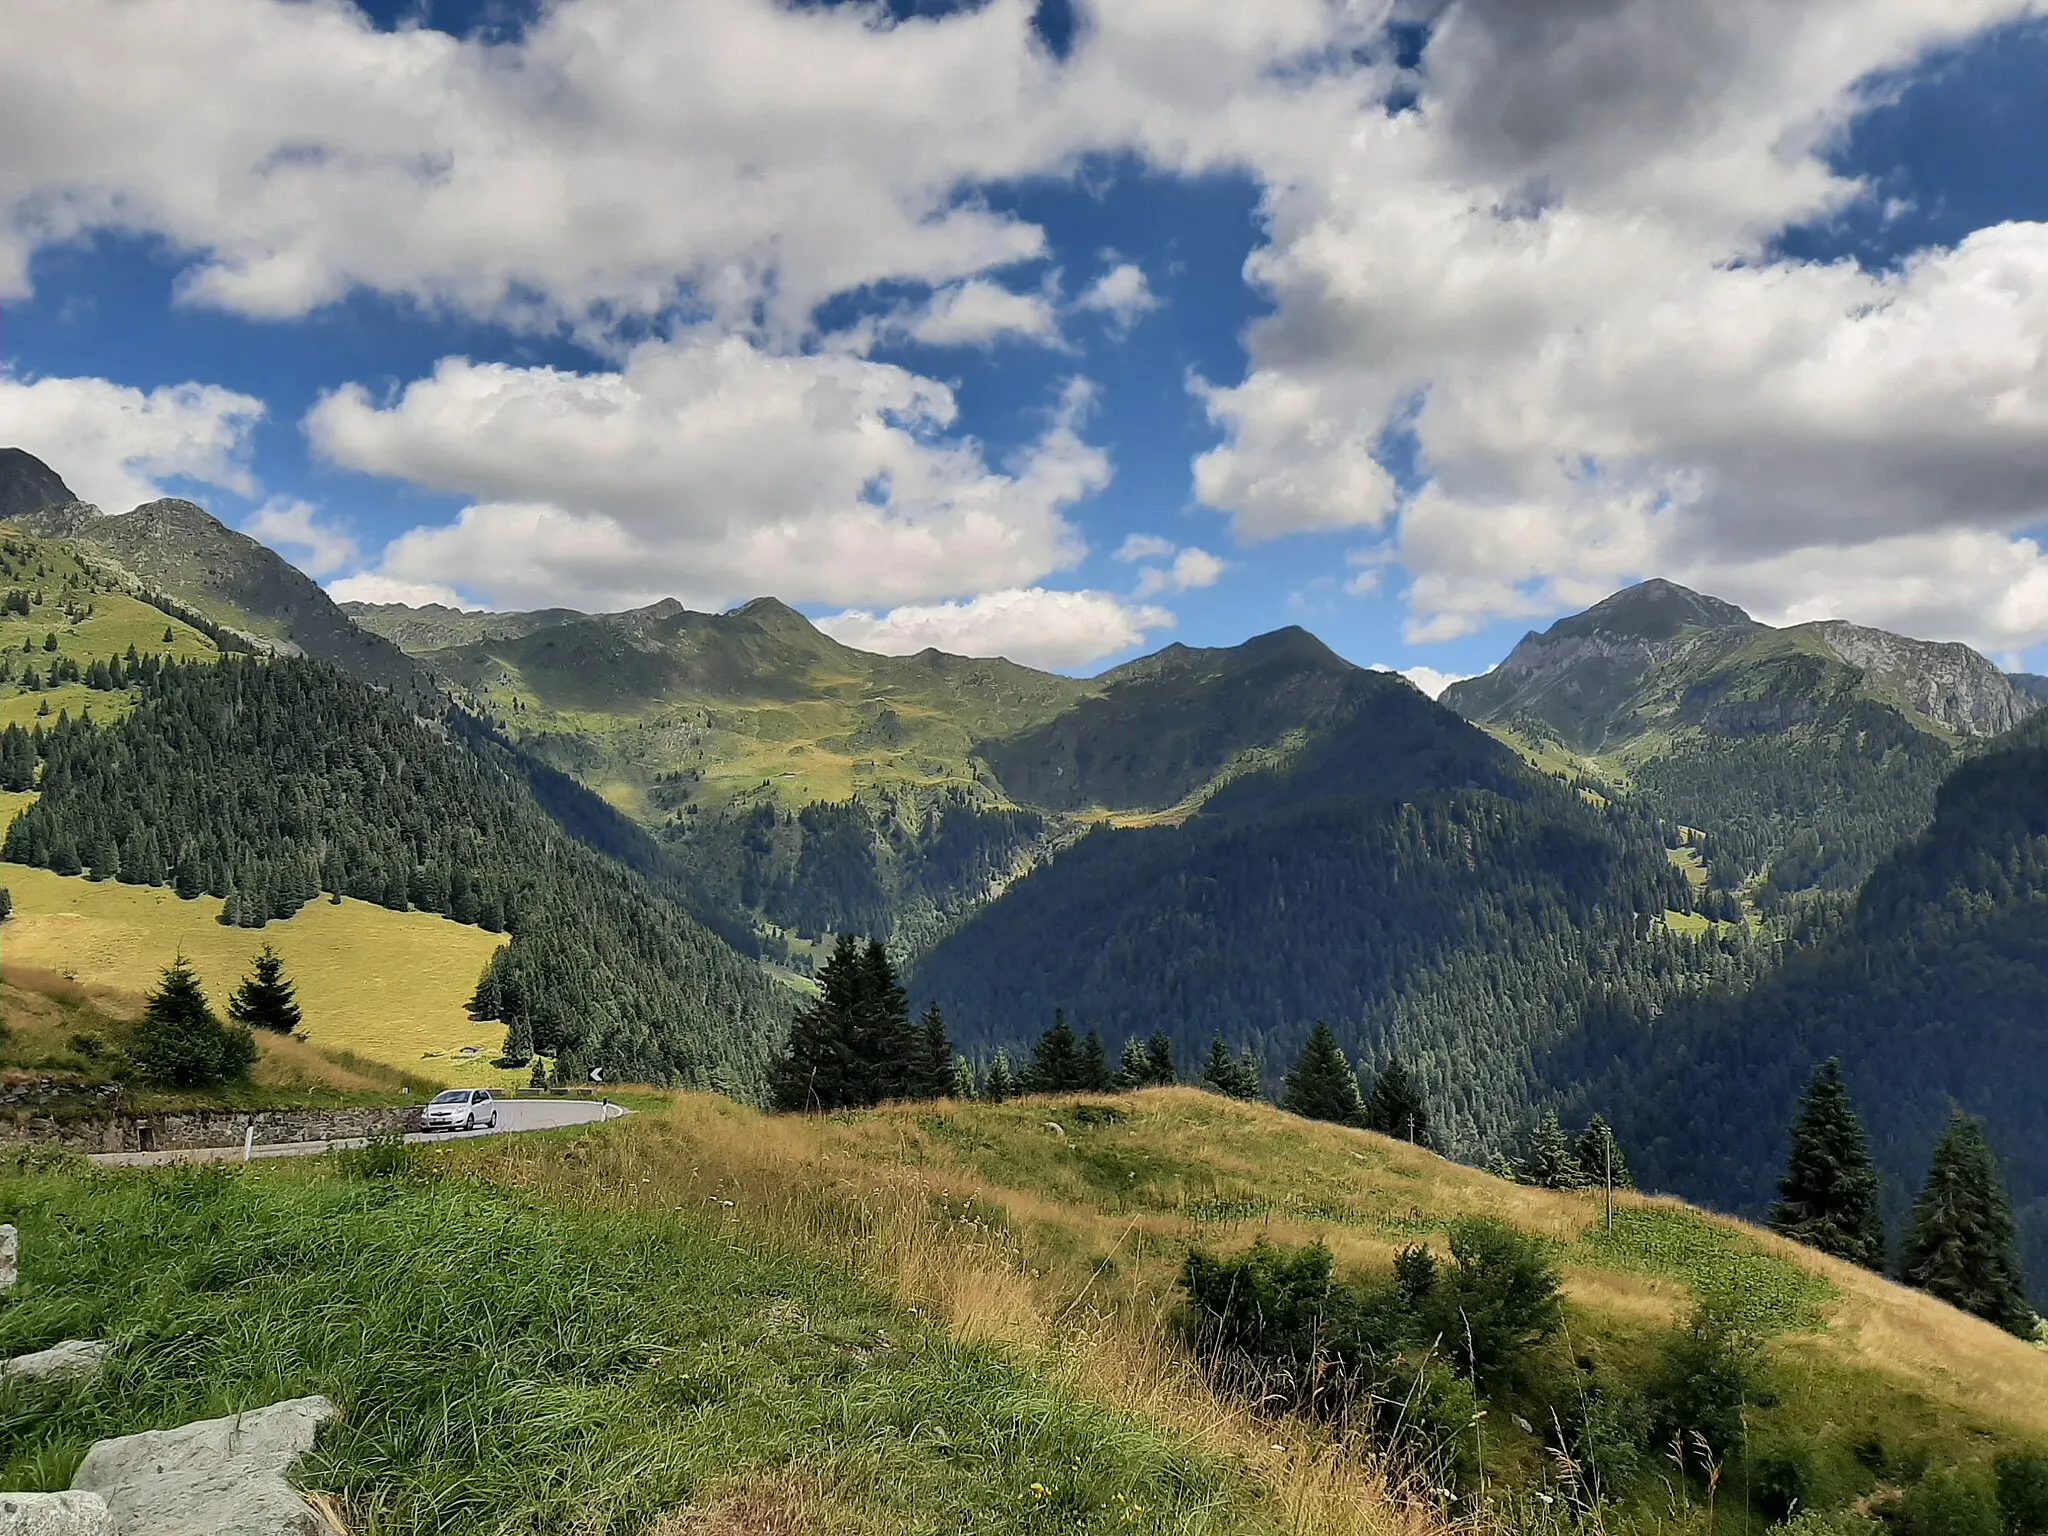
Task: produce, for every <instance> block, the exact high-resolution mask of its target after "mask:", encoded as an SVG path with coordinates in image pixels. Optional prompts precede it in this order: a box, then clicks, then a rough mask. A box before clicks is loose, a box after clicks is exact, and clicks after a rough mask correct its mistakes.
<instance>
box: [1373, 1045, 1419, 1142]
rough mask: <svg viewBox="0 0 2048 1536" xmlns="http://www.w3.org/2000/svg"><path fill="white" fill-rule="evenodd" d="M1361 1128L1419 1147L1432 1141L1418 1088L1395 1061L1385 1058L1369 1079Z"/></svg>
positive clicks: (1404, 1068) (1413, 1080) (1402, 1067)
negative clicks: (1369, 1084) (1376, 1071)
mask: <svg viewBox="0 0 2048 1536" xmlns="http://www.w3.org/2000/svg"><path fill="white" fill-rule="evenodd" d="M1365 1128H1366V1129H1367V1130H1369V1131H1378V1132H1379V1133H1380V1134H1381V1135H1382V1136H1392V1137H1394V1138H1395V1139H1396V1140H1399V1141H1412V1142H1414V1143H1415V1144H1416V1145H1417V1146H1419V1147H1427V1146H1431V1145H1433V1144H1434V1143H1433V1142H1432V1140H1431V1136H1430V1129H1429V1108H1428V1106H1427V1105H1425V1104H1424V1103H1423V1102H1422V1090H1421V1089H1420V1088H1418V1087H1416V1085H1415V1079H1413V1078H1412V1077H1410V1076H1409V1075H1408V1069H1407V1068H1406V1067H1404V1066H1402V1065H1401V1063H1400V1062H1399V1061H1389V1062H1388V1063H1387V1064H1386V1066H1385V1067H1383V1068H1382V1069H1381V1071H1380V1075H1379V1076H1378V1077H1376V1078H1375V1079H1373V1085H1372V1092H1371V1093H1370V1094H1368V1095H1367V1096H1366V1100H1365Z"/></svg>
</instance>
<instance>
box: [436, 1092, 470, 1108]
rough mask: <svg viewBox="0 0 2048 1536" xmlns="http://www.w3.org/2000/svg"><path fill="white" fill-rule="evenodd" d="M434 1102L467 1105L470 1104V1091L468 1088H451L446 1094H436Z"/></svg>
mask: <svg viewBox="0 0 2048 1536" xmlns="http://www.w3.org/2000/svg"><path fill="white" fill-rule="evenodd" d="M434 1102H435V1103H436V1104H467V1103H468V1102H469V1090H468V1089H467V1088H451V1089H449V1090H448V1091H447V1092H446V1093H442V1094H436V1095H435V1097H434Z"/></svg>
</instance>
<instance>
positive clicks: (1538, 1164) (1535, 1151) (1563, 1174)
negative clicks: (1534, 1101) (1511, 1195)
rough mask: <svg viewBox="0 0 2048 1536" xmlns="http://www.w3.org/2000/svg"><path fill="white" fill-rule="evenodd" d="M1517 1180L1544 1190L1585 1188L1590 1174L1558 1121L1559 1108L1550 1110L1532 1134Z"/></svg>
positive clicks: (1519, 1166)
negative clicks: (1573, 1149)
mask: <svg viewBox="0 0 2048 1536" xmlns="http://www.w3.org/2000/svg"><path fill="white" fill-rule="evenodd" d="M1515 1177H1516V1179H1517V1180H1518V1181H1519V1182H1521V1183H1523V1184H1534V1185H1536V1186H1537V1187H1538V1188H1541V1189H1582V1188H1584V1187H1585V1183H1586V1173H1585V1170H1584V1169H1583V1168H1581V1167H1580V1166H1579V1160H1578V1158H1577V1157H1576V1156H1574V1155H1573V1153H1572V1144H1571V1142H1570V1140H1569V1139H1568V1138H1567V1137H1566V1136H1565V1133H1564V1129H1563V1127H1561V1126H1560V1125H1559V1124H1558V1123H1557V1111H1556V1110H1554V1109H1548V1110H1545V1111H1544V1112H1543V1118H1542V1119H1541V1120H1539V1121H1537V1122H1536V1129H1535V1130H1533V1131H1531V1132H1530V1133H1529V1151H1528V1153H1527V1155H1526V1156H1524V1157H1523V1159H1522V1160H1521V1162H1520V1163H1519V1164H1518V1165H1517V1166H1516V1169H1515Z"/></svg>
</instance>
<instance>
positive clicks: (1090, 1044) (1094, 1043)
mask: <svg viewBox="0 0 2048 1536" xmlns="http://www.w3.org/2000/svg"><path fill="white" fill-rule="evenodd" d="M1074 1075H1075V1082H1074V1087H1075V1088H1076V1089H1078V1090H1079V1091H1080V1092H1082V1093H1107V1092H1109V1090H1110V1089H1111V1088H1113V1087H1114V1086H1115V1085H1116V1079H1115V1077H1114V1076H1112V1074H1111V1073H1110V1070H1109V1052H1108V1051H1107V1050H1105V1049H1104V1048H1103V1045H1102V1031H1100V1030H1097V1029H1091V1030H1089V1031H1088V1033H1087V1035H1085V1036H1084V1037H1083V1038H1082V1041H1081V1055H1080V1060H1079V1063H1078V1064H1077V1067H1076V1070H1075V1074H1074Z"/></svg>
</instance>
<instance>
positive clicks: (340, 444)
mask: <svg viewBox="0 0 2048 1536" xmlns="http://www.w3.org/2000/svg"><path fill="white" fill-rule="evenodd" d="M1092 398H1093V391H1092V388H1091V386H1089V385H1088V384H1087V383H1086V382H1085V381H1082V380H1073V381H1070V382H1069V384H1068V385H1067V386H1066V388H1065V391H1064V393H1063V394H1062V396H1061V399H1060V403H1059V406H1058V409H1057V410H1056V411H1055V412H1054V416H1053V420H1052V422H1051V424H1050V425H1049V426H1048V427H1047V429H1046V430H1045V432H1044V434H1043V435H1042V436H1041V437H1040V438H1039V439H1038V441H1037V442H1035V443H1033V444H1032V445H1030V447H1029V448H1028V449H1027V450H1025V451H1024V452H1023V453H1021V454H1020V455H1018V456H1017V458H1016V460H1015V461H1014V462H1013V463H1011V464H1009V465H1007V466H1005V467H1001V468H998V467H995V466H992V465H991V464H989V463H988V462H987V461H986V459H985V458H984V456H983V454H982V451H981V449H980V447H979V446H978V445H977V444H976V443H974V442H973V441H971V440H968V439H963V438H959V437H957V436H949V435H948V434H947V429H949V428H950V427H951V426H952V424H953V421H954V414H955V406H954V401H953V396H952V392H951V391H950V390H949V389H947V387H946V386H945V385H943V384H940V383H937V382H936V381H934V380H931V379H927V378H922V377H920V376H918V375H916V374H913V373H909V372H907V371H905V370H904V369H901V368H896V367H892V366H889V365H886V364H882V363H876V362H871V361H868V360H867V359H864V358H860V357H855V356H850V355H847V354H843V353H814V354H811V355H807V356H785V355H776V354H772V353H768V352H764V351H762V350H760V349H758V348H756V347H755V346H753V345H751V344H749V343H748V342H746V341H743V340H740V339H737V338H726V339H724V340H705V341H697V340H687V341H682V342H677V343H674V344H666V343H650V344H647V345H644V346H642V347H640V348H638V349H637V350H635V351H634V352H633V353H632V354H631V355H630V357H629V358H628V359H627V361H626V363H625V366H624V367H623V368H622V369H621V370H620V371H619V372H617V373H602V374H579V373H567V372H562V371H558V370H554V369H548V368H516V367H511V366H508V365H505V364H499V363H472V362H469V361H468V360H466V359H462V358H446V359H443V360H442V362H441V363H440V364H439V366H437V367H436V369H435V370H434V373H433V375H432V376H431V377H430V378H425V379H420V380H417V381H415V382H414V383H412V384H410V385H408V386H407V387H406V388H405V390H404V391H402V392H401V393H400V394H399V395H398V396H397V397H396V398H395V399H392V400H391V401H389V402H388V403H384V404H379V403H377V402H376V401H373V400H372V399H371V397H370V396H369V394H368V393H367V391H365V390H363V389H361V388H359V387H356V386H349V387H347V388H344V389H341V390H337V391H335V392H334V393H332V394H330V395H328V396H327V397H326V398H324V399H323V400H321V401H320V402H319V403H318V404H317V405H316V406H315V407H314V408H313V410H312V412H311V413H310V414H309V415H308V417H307V421H306V426H307V431H308V433H309V435H310V437H311V439H312V442H313V444H314V447H315V448H316V450H317V451H318V452H319V453H321V454H322V455H323V456H325V457H326V458H328V459H330V460H332V461H334V462H335V463H338V464H344V465H347V466H349V467H350V468H354V469H359V470H364V471H367V472H369V473H371V474H378V475H388V476H394V477H398V478H402V479H404V480H407V481H410V482H412V483H413V484H416V485H423V486H431V487H433V488H435V489H437V490H441V491H448V492H454V493H456V494H459V495H465V496H469V497H472V498H474V502H473V504H472V505H471V506H469V507H468V508H466V509H465V510H464V511H463V512H462V514H461V515H460V516H459V517H458V518H457V519H456V520H455V522H454V523H452V524H450V525H447V526H444V527H427V528H417V529H414V530H413V531H412V532H410V533H407V534H405V535H403V536H402V537H400V538H399V539H397V540H395V541H394V542H393V543H392V544H391V545H390V546H389V547H388V548H386V550H385V551H384V553H383V557H382V559H381V560H380V561H379V563H378V574H380V575H382V576H386V577H390V578H392V579H394V580H398V581H405V582H426V583H434V584H440V585H444V586H457V587H460V588H461V589H462V590H464V591H467V592H470V593H472V594H474V595H475V596H477V597H480V598H483V599H485V600H487V601H488V602H490V603H491V604H493V605H495V606H504V607H522V606H540V605H544V604H550V603H567V604H570V605H572V606H576V607H582V608H591V609H604V608H618V607H627V606H632V605H634V604H636V603H643V602H649V601H652V600H654V599H656V598H660V597H668V596H674V597H679V598H682V599H683V600H684V601H686V602H689V603H691V604H692V605H693V606H699V607H703V606H714V607H715V606H719V605H721V604H723V603H725V602H728V601H731V600H733V599H735V598H740V597H748V596H753V595H756V594H758V593H761V592H773V593H775V594H776V595H778V596H781V597H783V598H786V599H788V600H789V601H792V602H823V603H846V604H877V603H880V604H897V603H915V602H920V601H925V600H928V599H931V598H935V597H943V596H945V595H946V594H948V593H954V592H960V591H963V590H968V591H972V590H977V589H980V588H982V587H985V586H987V585H990V584H999V585H1003V586H1018V585H1024V584H1027V583H1031V582H1036V581H1038V580H1039V579H1040V578H1042V577H1044V576H1045V575H1047V574H1048V573H1050V572H1053V571H1057V570H1062V569H1065V568H1068V567H1070V566H1072V565H1074V564H1075V563H1077V562H1078V561H1079V559H1080V557H1081V555H1082V553H1083V546H1082V543H1081V540H1080V536H1079V534H1078V533H1077V531H1076V530H1075V528H1074V527H1073V525H1072V524H1071V523H1070V522H1069V521H1068V520H1067V518H1066V516H1065V511H1066V509H1067V508H1068V507H1070V506H1072V505H1073V504H1074V503H1075V502H1077V501H1079V500H1080V499H1082V498H1083V497H1085V496H1088V495H1091V494H1093V493H1094V492H1095V491H1097V490H1099V489H1100V488H1101V487H1102V486H1103V485H1104V484H1106V483H1107V481H1108V478H1109V465H1108V461H1107V459H1106V458H1105V456H1104V455H1103V454H1102V452H1101V451H1100V450H1099V449H1096V448H1094V447H1091V446H1090V445H1089V444H1088V443H1086V442H1085V441H1083V440H1082V437H1081V435H1080V427H1081V419H1082V417H1083V416H1084V415H1085V413H1086V411H1087V409H1088V407H1089V404H1090V402H1091V400H1092Z"/></svg>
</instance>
